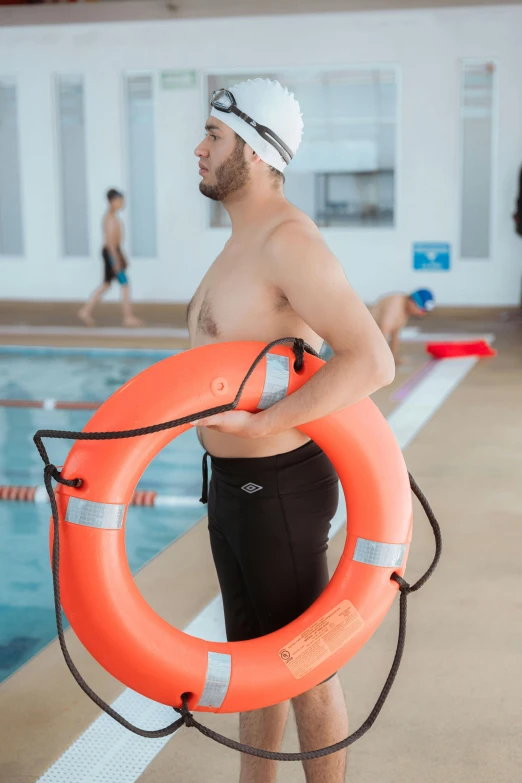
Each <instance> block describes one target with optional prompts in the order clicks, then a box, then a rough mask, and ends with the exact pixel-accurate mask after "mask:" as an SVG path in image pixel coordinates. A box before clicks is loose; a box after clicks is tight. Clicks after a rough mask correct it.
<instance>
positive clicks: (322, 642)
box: [279, 600, 364, 680]
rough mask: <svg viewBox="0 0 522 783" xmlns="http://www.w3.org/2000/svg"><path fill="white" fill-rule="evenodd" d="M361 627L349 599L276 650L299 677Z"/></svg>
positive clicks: (325, 657) (297, 677)
mask: <svg viewBox="0 0 522 783" xmlns="http://www.w3.org/2000/svg"><path fill="white" fill-rule="evenodd" d="M363 627H364V620H363V619H362V617H361V615H360V614H359V612H358V611H357V609H356V608H355V606H354V605H353V604H352V603H351V602H350V601H348V600H344V601H341V603H340V604H337V606H334V607H333V609H331V610H330V611H329V612H328V614H325V615H324V616H323V617H321V618H320V619H319V620H316V621H315V623H314V624H313V625H311V626H310V627H309V628H307V629H306V630H305V631H303V632H302V633H300V634H299V636H296V637H295V639H292V641H291V642H289V643H288V644H287V645H285V646H284V647H283V648H282V649H281V650H279V657H280V658H281V660H282V661H283V663H284V664H286V666H287V667H288V669H289V670H290V673H291V674H293V675H294V677H295V678H296V680H300V679H301V677H304V676H305V675H306V674H308V673H309V672H311V671H312V670H313V669H315V668H316V666H319V664H320V663H322V662H323V661H326V659H327V658H329V656H330V655H331V654H332V653H334V652H335V651H336V650H338V649H339V647H342V646H343V644H345V643H346V642H347V641H348V640H349V639H351V638H352V636H355V634H356V633H359V631H360V630H361V629H362V628H363Z"/></svg>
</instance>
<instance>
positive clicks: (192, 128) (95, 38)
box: [0, 6, 522, 305]
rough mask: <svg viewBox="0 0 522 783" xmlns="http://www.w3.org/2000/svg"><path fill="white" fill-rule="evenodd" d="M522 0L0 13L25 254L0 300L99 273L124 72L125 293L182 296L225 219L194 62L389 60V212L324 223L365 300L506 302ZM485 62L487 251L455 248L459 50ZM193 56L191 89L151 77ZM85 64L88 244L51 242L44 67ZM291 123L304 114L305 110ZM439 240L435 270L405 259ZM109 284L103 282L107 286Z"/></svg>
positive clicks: (55, 218)
mask: <svg viewBox="0 0 522 783" xmlns="http://www.w3.org/2000/svg"><path fill="white" fill-rule="evenodd" d="M520 30H522V8H520V7H517V6H504V7H499V6H497V7H491V8H475V9H451V10H450V9H446V10H437V11H426V10H421V11H394V12H378V13H368V14H366V13H357V14H335V15H333V14H318V15H309V16H306V15H304V16H292V17H290V16H289V17H280V16H279V17H277V18H273V19H271V18H269V17H259V18H255V19H253V18H244V19H240V18H236V19H211V20H179V21H161V22H125V23H118V24H89V25H81V26H80V25H68V26H45V27H37V26H34V27H11V28H0V76H1V75H14V76H16V78H17V81H18V105H19V123H20V134H21V136H20V142H21V147H20V150H21V161H22V198H23V214H24V227H25V249H26V255H25V257H24V258H23V259H14V258H13V259H9V258H0V299H1V298H13V299H29V298H34V299H68V300H71V299H77V300H80V299H82V298H84V297H85V296H86V294H87V293H88V292H89V291H90V290H91V288H93V287H94V286H95V285H96V284H97V283H98V281H99V278H100V274H101V264H100V261H99V246H100V227H99V221H100V217H101V214H102V210H103V208H104V201H103V194H104V191H105V189H106V188H107V187H108V186H122V187H123V188H125V185H126V183H125V165H124V160H125V153H124V145H123V141H124V128H123V125H122V122H123V105H122V100H123V79H122V74H123V72H124V71H136V70H150V71H153V72H154V73H155V74H156V76H157V84H158V91H157V123H156V128H157V161H158V164H157V169H158V170H157V187H158V192H157V196H158V248H159V252H158V258H156V259H150V260H143V259H140V260H135V261H134V262H133V263H132V268H131V272H132V283H133V290H134V295H135V297H136V298H137V299H139V300H151V299H158V300H163V301H169V300H171V301H185V300H187V299H188V298H189V297H190V296H191V295H192V293H193V291H194V289H195V287H196V285H197V284H198V281H199V280H200V278H201V276H202V275H203V273H204V272H205V271H206V269H207V268H208V266H209V264H210V263H211V262H212V260H213V258H214V257H215V256H216V254H217V253H218V252H219V251H220V249H221V248H222V246H223V243H224V241H225V239H226V237H227V236H228V232H227V230H226V229H225V230H222V229H209V228H208V204H207V202H206V201H205V199H204V198H203V197H202V196H201V195H200V194H199V191H198V182H199V178H198V175H197V167H196V165H195V164H196V160H195V158H194V157H193V154H192V153H193V149H194V147H195V146H196V144H197V142H198V141H199V140H200V138H201V137H202V135H203V124H204V119H205V107H204V97H203V89H204V87H203V75H204V72H205V70H206V69H219V70H225V69H238V70H242V71H243V72H245V71H247V72H248V71H251V70H255V69H262V70H267V69H270V68H271V67H278V68H279V67H284V66H289V67H295V66H307V65H328V66H337V65H349V64H360V63H381V64H387V63H389V64H397V65H399V66H400V68H401V72H402V88H401V93H402V95H401V98H400V105H399V133H398V137H399V142H398V170H397V220H396V226H395V228H393V229H334V228H332V229H325V230H324V235H325V237H326V239H327V241H328V243H329V244H330V246H331V248H332V249H333V251H334V252H335V253H336V254H337V255H338V257H339V259H340V260H341V261H342V263H343V266H344V268H345V270H346V273H347V275H348V277H349V279H350V280H351V282H352V284H353V285H354V286H355V288H356V289H357V290H358V291H359V293H360V295H361V296H362V297H363V298H364V299H365V300H366V301H372V300H373V299H374V298H375V297H377V296H378V295H380V294H381V293H382V292H384V291H388V290H398V289H405V290H406V289H410V288H413V287H415V286H418V285H419V284H422V285H431V286H433V287H434V289H435V290H436V293H437V295H438V299H439V302H441V303H444V304H467V305H508V304H516V302H517V301H518V290H519V278H520V273H521V267H522V263H521V262H522V244H521V243H520V240H519V239H518V238H517V237H516V236H515V234H514V232H513V229H512V220H511V212H512V209H513V201H514V197H515V191H516V182H517V172H518V166H519V165H520V163H522V100H521V93H520V74H521V73H522V46H521V45H520ZM462 58H494V59H495V60H496V61H497V62H498V66H499V68H498V78H499V95H498V139H497V145H496V149H495V155H494V163H495V170H494V196H493V210H494V221H493V235H492V258H491V260H490V261H475V262H474V261H461V260H460V259H459V258H458V255H457V253H458V247H459V241H458V240H459V208H460V207H459V186H458V183H459V167H460V150H459V145H460V116H459V89H460V62H461V59H462ZM175 68H196V69H197V70H198V74H199V79H200V87H199V89H197V90H190V89H186V90H172V91H168V90H162V89H161V88H160V87H159V73H160V71H161V70H166V69H175ZM71 72H72V73H82V74H84V76H85V89H86V117H87V133H86V135H87V166H88V172H89V174H88V188H89V201H90V224H91V225H90V231H91V243H92V255H91V257H90V258H82V259H70V258H68V259H65V258H63V257H61V249H60V248H61V231H60V213H59V193H58V189H57V188H58V182H57V151H56V132H55V106H54V100H53V92H52V85H53V76H54V74H57V73H71ZM304 119H305V128H306V117H305V118H304ZM430 240H436V241H449V242H451V244H452V247H453V252H454V255H453V269H452V271H451V273H449V274H448V273H430V274H424V273H419V272H414V271H413V269H412V260H411V244H412V242H413V241H430ZM113 296H114V297H116V296H117V292H116V291H115V292H114V293H113Z"/></svg>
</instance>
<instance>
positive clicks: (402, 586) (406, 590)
mask: <svg viewBox="0 0 522 783" xmlns="http://www.w3.org/2000/svg"><path fill="white" fill-rule="evenodd" d="M390 579H393V581H394V582H397V584H398V585H399V590H400V592H401V593H403V594H404V595H409V594H410V593H411V591H412V589H411V585H410V584H409V583H408V582H407V581H406V580H405V579H403V578H402V576H399V574H392V575H391V577H390Z"/></svg>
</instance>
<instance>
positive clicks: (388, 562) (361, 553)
mask: <svg viewBox="0 0 522 783" xmlns="http://www.w3.org/2000/svg"><path fill="white" fill-rule="evenodd" d="M405 552H406V544H383V543H381V542H380V541H369V540H368V539H367V538H358V539H357V544H356V545H355V552H354V555H353V559H354V560H355V561H356V562H357V563H367V564H368V565H373V566H381V567H382V568H398V567H399V566H401V565H402V561H403V560H404V553H405Z"/></svg>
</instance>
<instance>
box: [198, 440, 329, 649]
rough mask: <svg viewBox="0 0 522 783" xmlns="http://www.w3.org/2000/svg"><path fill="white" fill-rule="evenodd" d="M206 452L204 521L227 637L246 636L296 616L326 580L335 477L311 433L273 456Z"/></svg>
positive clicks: (265, 631)
mask: <svg viewBox="0 0 522 783" xmlns="http://www.w3.org/2000/svg"><path fill="white" fill-rule="evenodd" d="M211 460H212V479H211V482H210V489H209V495H208V529H209V533H210V543H211V547H212V554H213V557H214V563H215V566H216V571H217V574H218V578H219V583H220V586H221V592H222V595H223V605H224V610H225V625H226V633H227V639H228V640H229V641H243V640H245V639H253V638H256V637H258V636H264V635H265V634H268V633H271V632H272V631H276V630H278V629H279V628H282V627H283V626H285V625H287V624H288V623H290V622H291V621H292V620H295V618H297V617H299V615H301V614H302V613H303V612H304V611H305V609H307V608H308V607H309V606H310V605H311V604H312V603H313V602H314V601H315V600H316V598H318V596H319V595H320V594H321V593H322V591H323V590H324V588H325V587H326V585H327V584H328V581H329V575H328V566H327V561H326V550H327V548H328V534H329V530H330V522H331V520H332V518H333V516H334V514H335V512H336V510H337V505H338V501H339V484H338V478H337V474H336V472H335V470H334V468H333V466H332V463H331V462H330V460H329V459H328V457H327V456H326V455H325V454H324V453H323V452H322V451H321V449H320V448H319V447H318V446H317V445H316V444H315V443H314V442H313V441H310V442H309V443H306V444H305V445H304V446H301V447H300V448H298V449H296V450H294V451H291V452H288V453H286V454H279V455H277V456H274V457H263V458H252V459H224V458H216V457H212V458H211Z"/></svg>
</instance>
